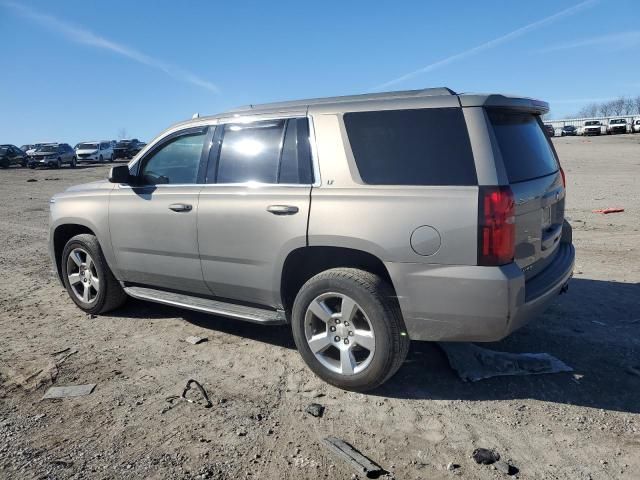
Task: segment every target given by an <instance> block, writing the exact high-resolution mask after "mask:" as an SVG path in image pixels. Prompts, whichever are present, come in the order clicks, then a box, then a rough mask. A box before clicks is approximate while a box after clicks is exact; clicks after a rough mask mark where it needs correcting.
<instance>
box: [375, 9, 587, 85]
mask: <svg viewBox="0 0 640 480" xmlns="http://www.w3.org/2000/svg"><path fill="white" fill-rule="evenodd" d="M598 2H599V0H586V1H584V2H581V3H579V4H577V5H574V6H573V7H569V8H567V9H565V10H562V11H560V12H558V13H555V14H553V15H551V16H549V17H546V18H543V19H542V20H538V21H536V22H533V23H530V24H529V25H525V26H524V27H520V28H518V29H517V30H514V31H512V32H509V33H507V34H505V35H502V36H501V37H498V38H494V39H493V40H490V41H488V42H486V43H483V44H481V45H478V46H476V47H473V48H470V49H469V50H465V51H464V52H461V53H457V54H455V55H452V56H450V57H447V58H445V59H443V60H439V61H437V62H435V63H431V64H429V65H427V66H425V67H422V68H419V69H418V70H414V71H413V72H409V73H407V74H405V75H402V76H400V77H398V78H394V79H393V80H389V81H388V82H385V83H382V84H380V85H377V86H375V87H373V88H372V89H371V90H382V89H385V88H388V87H391V86H392V85H396V84H398V83H401V82H404V81H405V80H409V79H411V78H413V77H416V76H418V75H421V74H423V73H427V72H431V71H433V70H436V69H437V68H440V67H444V66H445V65H449V64H451V63H454V62H457V61H458V60H462V59H464V58H467V57H470V56H472V55H475V54H477V53H480V52H484V51H485V50H490V49H492V48H495V47H497V46H499V45H503V44H505V43H508V42H510V41H511V40H515V39H516V38H518V37H521V36H523V35H526V34H527V33H529V32H532V31H534V30H537V29H538V28H541V27H544V26H547V25H549V24H551V23H553V22H555V21H557V20H560V19H562V18H565V17H569V16H571V15H575V14H576V13H579V12H581V11H583V10H585V9H587V8H591V7H593V6H594V5H595V4H596V3H598Z"/></svg>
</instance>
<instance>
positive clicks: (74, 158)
mask: <svg viewBox="0 0 640 480" xmlns="http://www.w3.org/2000/svg"><path fill="white" fill-rule="evenodd" d="M77 165H78V160H77V159H76V157H73V158H72V159H71V168H76V166H77Z"/></svg>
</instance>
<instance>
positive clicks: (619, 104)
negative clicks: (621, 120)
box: [611, 97, 625, 115]
mask: <svg viewBox="0 0 640 480" xmlns="http://www.w3.org/2000/svg"><path fill="white" fill-rule="evenodd" d="M624 103H625V100H624V97H618V98H616V99H615V100H613V101H612V102H611V114H612V115H622V114H623V112H624Z"/></svg>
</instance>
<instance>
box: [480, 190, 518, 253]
mask: <svg viewBox="0 0 640 480" xmlns="http://www.w3.org/2000/svg"><path fill="white" fill-rule="evenodd" d="M478 210H479V211H478V265H492V266H495V265H504V264H507V263H511V262H512V261H513V257H514V254H515V240H516V224H515V221H516V217H515V202H514V199H513V192H512V191H511V188H509V187H480V199H479V202H478Z"/></svg>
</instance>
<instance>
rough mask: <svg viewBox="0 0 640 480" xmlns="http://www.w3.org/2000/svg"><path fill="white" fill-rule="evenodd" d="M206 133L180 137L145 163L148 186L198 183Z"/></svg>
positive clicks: (143, 176) (143, 173)
mask: <svg viewBox="0 0 640 480" xmlns="http://www.w3.org/2000/svg"><path fill="white" fill-rule="evenodd" d="M204 137H205V133H198V134H195V135H186V136H183V137H178V138H176V139H175V140H173V141H171V142H170V143H168V144H166V145H164V146H163V147H162V148H161V149H160V150H158V151H157V152H156V153H154V154H153V156H152V157H151V158H150V159H149V160H148V161H147V162H146V163H145V166H144V168H143V171H142V180H143V183H144V184H146V185H161V184H181V183H196V181H197V178H198V168H199V166H200V155H201V154H202V145H203V143H204Z"/></svg>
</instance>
